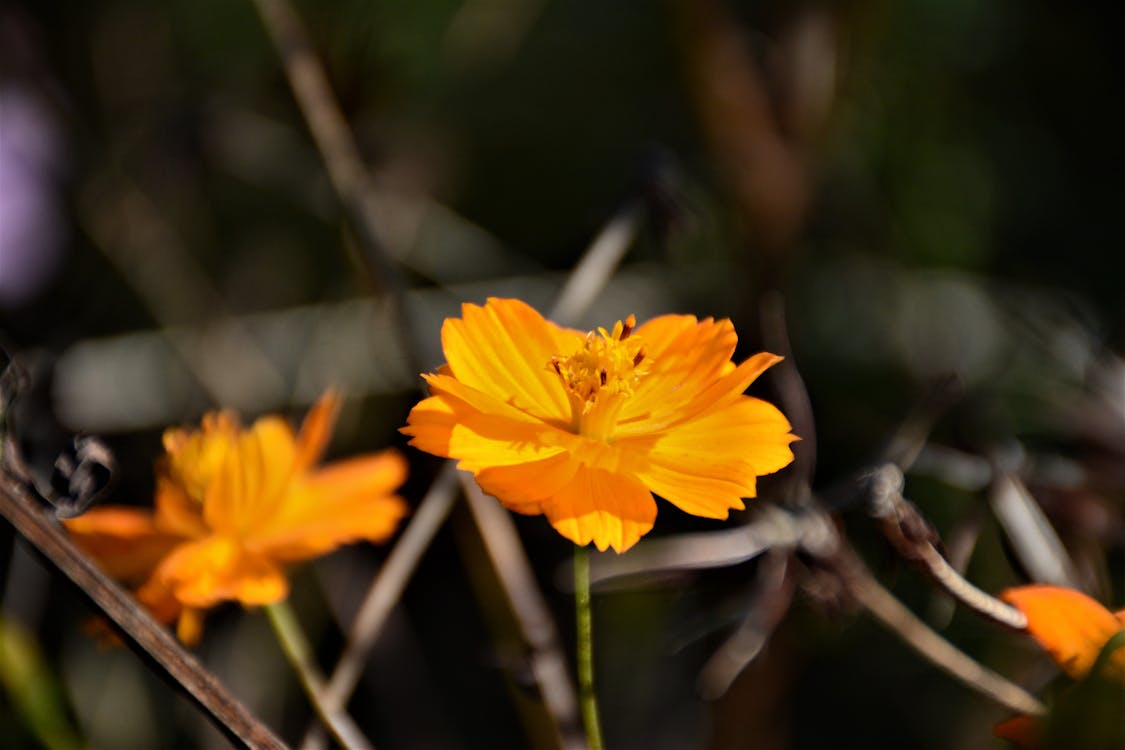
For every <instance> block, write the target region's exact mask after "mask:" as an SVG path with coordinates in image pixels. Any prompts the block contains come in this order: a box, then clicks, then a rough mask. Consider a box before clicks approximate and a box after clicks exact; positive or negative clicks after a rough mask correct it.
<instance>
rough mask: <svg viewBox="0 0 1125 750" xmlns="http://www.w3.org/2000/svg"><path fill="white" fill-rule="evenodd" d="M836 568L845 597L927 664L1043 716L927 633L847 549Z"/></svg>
mask: <svg viewBox="0 0 1125 750" xmlns="http://www.w3.org/2000/svg"><path fill="white" fill-rule="evenodd" d="M835 567H836V570H837V571H838V572H839V573H840V574H841V577H842V580H843V582H844V585H845V587H846V589H847V591H848V593H849V594H850V595H851V596H852V597H853V598H854V599H855V600H856V601H857V602H858V603H859V604H861V605H862V606H863V607H864V608H865V609H867V610H868V611H869V612H870V613H871V614H872V615H873V616H874V617H875V618H876V619H878V620H879V622H881V623H883V625H885V626H886V627H887V628H888V629H890V630H891V632H893V633H894V634H895V635H897V636H898V637H899V638H901V639H902V640H903V642H905V643H906V644H907V645H908V646H910V647H911V648H913V649H914V650H915V651H916V652H918V653H919V654H921V655H922V656H924V657H925V658H926V659H927V660H928V661H929V662H930V663H932V664H934V665H935V666H937V667H939V668H941V669H942V670H944V671H945V672H946V673H948V674H950V675H951V676H953V677H955V678H957V679H958V680H960V681H961V682H962V683H964V684H965V685H968V686H969V687H971V688H973V689H974V690H976V691H977V692H979V693H981V694H982V695H986V696H988V697H989V698H991V699H993V700H994V701H996V702H997V703H999V704H1000V705H1002V706H1005V707H1007V708H1009V709H1011V710H1012V711H1016V712H1019V713H1022V714H1030V715H1034V716H1040V715H1042V714H1044V713H1046V711H1047V709H1046V707H1045V706H1044V705H1043V704H1042V703H1040V702H1039V700H1038V699H1036V698H1035V696H1033V695H1031V693H1029V692H1027V691H1026V690H1024V689H1023V688H1021V687H1020V686H1019V685H1016V684H1015V683H1014V682H1011V681H1010V680H1008V679H1007V678H1005V677H1003V676H1001V675H999V674H997V673H996V672H993V671H992V670H991V669H988V668H987V667H985V666H983V665H981V664H980V663H979V662H977V661H976V660H974V659H973V658H972V657H970V656H969V655H967V654H966V653H965V652H963V651H961V650H960V649H958V648H957V647H956V646H954V645H953V644H952V643H950V642H949V641H947V640H946V639H945V638H943V637H941V636H940V635H939V634H938V633H936V632H934V631H933V630H932V629H930V627H929V626H928V625H926V623H924V622H923V621H922V620H921V619H919V618H918V616H917V615H915V614H914V613H913V612H911V611H910V609H909V608H907V607H906V605H904V604H903V603H902V602H900V601H899V600H898V599H897V598H895V596H894V594H892V593H891V592H890V591H888V590H887V589H886V588H884V587H883V586H882V584H880V583H879V582H878V581H877V580H876V579H875V577H874V576H873V575H871V573H870V571H868V570H867V567H866V566H865V565H864V564H863V563H862V562H861V561H860V559H859V557H857V556H856V555H855V553H854V552H853V551H852V550H851V549H850V548H847V549H844V550H843V551H842V552H841V554H840V555H839V556H838V557H837V559H836V564H835Z"/></svg>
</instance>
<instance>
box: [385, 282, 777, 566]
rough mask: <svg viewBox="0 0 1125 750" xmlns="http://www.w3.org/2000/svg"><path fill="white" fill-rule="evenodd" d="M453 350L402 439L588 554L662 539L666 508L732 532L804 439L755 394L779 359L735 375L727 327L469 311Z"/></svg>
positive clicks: (447, 343) (449, 337)
mask: <svg viewBox="0 0 1125 750" xmlns="http://www.w3.org/2000/svg"><path fill="white" fill-rule="evenodd" d="M462 316H463V317H462V318H448V319H446V321H445V324H444V325H443V326H442V330H441V339H442V346H443V348H444V350H445V356H446V359H447V362H448V364H447V365H445V366H443V367H442V368H440V369H439V370H438V371H437V372H436V373H433V374H429V375H424V376H423V377H425V379H426V382H427V383H428V384H429V386H430V393H431V396H430V398H427V399H425V400H423V401H422V402H421V403H419V404H418V405H417V406H415V407H414V409H413V410H412V411H411V412H410V416H409V418H408V425H407V426H406V427H404V428H403V429H402V431H403V432H404V433H406V434H407V435H410V436H411V437H412V439H411V441H410V443H411V444H412V445H414V446H416V447H418V448H420V449H422V450H424V451H427V452H429V453H434V454H436V455H439V456H445V457H450V458H456V459H458V460H459V462H460V463H459V466H460V467H461V468H462V469H466V470H468V471H471V472H472V473H473V474H474V475H475V477H476V480H477V483H478V484H480V486H481V488H482V489H484V490H485V491H486V492H488V493H489V494H492V495H494V496H495V497H496V498H497V499H499V500H500V502H501V503H503V504H504V506H506V507H507V508H509V509H511V510H514V511H516V512H519V513H527V514H539V513H542V514H544V515H546V516H547V519H548V520H549V521H550V523H551V525H552V526H554V527H555V529H556V530H557V531H558V532H559V533H560V534H562V535H563V536H564V537H566V538H567V539H570V540H571V541H573V542H574V543H575V544H579V545H585V544H589V543H590V542H593V543H594V544H595V545H597V547H598V549H600V550H604V549H606V548H607V547H613V548H614V549H615V550H617V551H618V552H624V551H625V550H627V549H628V548H629V547H631V546H633V544H635V543H636V542H637V540H638V539H640V537H641V536H642V535H643V534H645V533H647V532H648V530H649V529H651V528H652V525H653V522H654V520H655V519H656V502H655V501H654V500H653V497H652V493H654V492H655V493H657V494H659V495H661V496H662V497H664V498H665V499H666V500H668V501H669V502H671V503H673V504H674V505H676V506H677V507H679V508H680V509H681V510H684V511H686V512H688V513H691V514H694V515H697V516H704V517H707V518H726V517H727V514H728V512H729V511H730V509H731V508H738V509H741V508H743V507H744V506H743V503H742V498H744V497H754V495H755V494H756V487H755V482H756V478H757V477H758V476H761V475H763V474H769V473H772V472H775V471H777V470H778V469H780V468H782V467H783V466H785V465H786V464H788V463H789V462H790V461H792V460H793V453H792V451H791V450H790V449H789V444H790V443H791V442H792V441H794V440H796V439H797V438H796V437H795V436H793V435H792V434H790V432H789V429H790V428H789V422H788V421H786V419H785V417H784V416H783V415H782V414H781V412H780V411H778V410H777V409H776V408H775V407H774V406H772V405H771V404H768V403H766V402H765V401H761V400H759V399H756V398H750V397H748V396H744V395H743V391H745V390H746V388H747V386H749V385H750V383H751V382H753V381H754V379H755V378H756V377H758V375H760V374H761V373H762V371H764V370H765V369H766V368H767V367H769V366H770V365H772V364H774V363H775V362H777V361H779V360H780V357H777V356H774V355H773V354H768V353H761V354H757V355H755V356H753V357H751V358H750V359H748V360H746V361H745V362H743V363H742V364H740V365H737V366H735V364H734V363H733V362H731V355H732V354H733V353H734V348H735V343H736V342H737V340H738V337H737V336H736V335H735V332H734V327H733V326H732V325H731V322H730V321H729V320H719V321H715V320H711V319H710V318H708V319H706V320H697V319H696V318H695V317H693V316H689V315H666V316H663V317H659V318H655V319H653V320H651V321H649V322H648V323H645V324H644V325H642V326H640V327H639V328H636V329H635V330H634V325H635V320H634V318H633V317H632V316H629V318H628V319H627V320H626V321H625V322H624V323H622V322H618V323H617V324H616V325H615V326H614V327H613V330H612V331H606V330H605V329H604V328H599V329H598V331H597V332H590V333H584V332H581V331H576V330H572V329H568V328H561V327H559V326H557V325H555V324H554V323H551V322H550V321H547V320H544V319H543V317H542V316H540V315H539V313H537V312H536V311H535V310H533V309H532V308H531V307H529V306H527V305H526V304H524V303H523V302H520V301H519V300H513V299H489V300H488V302H487V304H485V305H484V306H483V307H478V306H476V305H470V304H466V305H463V306H462Z"/></svg>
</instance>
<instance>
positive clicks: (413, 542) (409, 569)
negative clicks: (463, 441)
mask: <svg viewBox="0 0 1125 750" xmlns="http://www.w3.org/2000/svg"><path fill="white" fill-rule="evenodd" d="M456 499H457V471H456V467H455V464H454V463H453V462H452V461H449V462H447V463H446V464H445V465H444V466H443V467H442V470H441V472H440V473H439V474H438V477H437V479H436V480H435V481H434V483H433V485H431V487H430V491H429V492H428V493H426V496H425V497H424V498H423V499H422V502H421V503H420V504H419V506H418V512H417V513H415V514H414V517H413V518H411V519H410V523H409V524H408V525H407V527H406V530H405V531H404V532H403V533H402V536H401V537H400V538H399V540H398V541H397V542H396V543H395V545H394V547H392V548H391V551H390V554H388V555H387V559H386V562H384V563H383V566H382V567H381V568H380V569H379V573H378V575H376V576H375V580H374V581H372V582H371V587H370V588H369V589H368V591H367V595H366V596H365V597H364V600H363V603H362V604H361V605H360V607H359V612H358V613H357V614H356V616H355V619H354V620H353V621H352V625H351V628H350V629H349V630H348V642H347V646H345V648H344V652H343V654H341V656H340V660H339V661H338V662H337V663H336V668H335V669H334V670H333V672H332V676H331V677H330V678H329V680H328V684H327V685H325V687H324V690H323V691H322V692H321V695H320V701H321V703H322V705H323V706H324V707H325V708H326V709H327V710H329V711H334V712H335V711H342V710H343V709H344V707H345V706H346V705H347V702H348V698H349V697H350V696H351V694H352V691H353V690H355V686H356V683H358V682H359V678H360V676H361V675H362V674H363V669H364V667H365V666H366V664H367V658H368V656H369V655H370V653H371V649H372V647H373V646H374V645H375V641H376V640H377V639H378V637H379V634H380V633H381V632H382V631H383V626H384V625H385V624H386V622H387V618H388V617H389V616H390V614H391V612H392V611H393V610H394V608H395V605H396V604H398V601H399V599H400V598H401V597H402V592H403V591H404V590H405V589H406V584H407V583H408V582H409V581H410V577H411V575H413V573H414V569H415V568H417V567H418V562H419V561H420V560H421V559H422V555H424V554H425V552H426V550H427V549H428V548H429V546H430V543H431V542H432V541H433V539H434V536H435V535H436V534H437V531H438V529H439V528H441V526H442V524H444V523H445V520H446V519H447V518H448V517H449V511H450V510H451V509H452V508H453V501H454V500H456ZM323 744H324V735H323V733H322V732H321V731H320V727H319V726H318V725H314V726H313V727H310V729H309V731H308V732H306V733H305V738H304V740H302V742H301V748H302V750H311V749H312V748H317V747H323Z"/></svg>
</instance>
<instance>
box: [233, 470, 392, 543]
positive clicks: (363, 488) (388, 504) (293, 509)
mask: <svg viewBox="0 0 1125 750" xmlns="http://www.w3.org/2000/svg"><path fill="white" fill-rule="evenodd" d="M405 479H406V460H405V459H403V457H402V456H401V455H399V454H398V453H397V452H396V451H391V450H388V451H383V452H381V453H374V454H371V455H368V456H361V457H357V458H353V459H350V460H347V461H338V462H336V463H333V464H331V465H330V466H328V467H326V468H324V469H321V470H319V471H317V472H315V473H313V474H312V475H310V476H309V477H307V478H306V479H304V480H302V481H301V482H300V483H299V484H298V485H297V486H296V487H294V488H293V490H292V492H291V493H290V494H289V496H288V498H287V499H286V501H285V503H284V504H283V505H282V506H281V507H280V508H279V509H278V510H277V512H276V513H275V515H274V516H273V517H272V518H271V519H270V520H269V521H268V522H267V523H264V524H262V526H260V527H259V528H257V529H255V533H254V536H253V538H252V539H251V540H249V541H248V543H247V544H248V545H249V546H250V547H252V548H253V549H255V550H257V551H260V552H262V553H263V554H265V555H267V556H269V557H270V558H273V559H276V560H283V561H297V560H306V559H308V558H311V557H316V556H318V555H322V554H324V553H326V552H329V551H331V550H334V549H336V548H337V547H339V546H341V545H344V544H350V543H352V542H357V541H361V540H367V541H370V542H381V541H384V540H385V539H387V538H388V537H390V536H391V534H393V533H394V530H395V528H396V527H397V526H398V522H399V520H400V519H401V518H402V517H403V516H405V515H406V512H407V507H406V503H405V502H403V501H402V499H401V498H399V497H397V496H395V495H394V490H395V489H396V488H398V486H399V485H401V484H402V483H403V481H404V480H405Z"/></svg>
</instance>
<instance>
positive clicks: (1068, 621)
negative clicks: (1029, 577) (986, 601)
mask: <svg viewBox="0 0 1125 750" xmlns="http://www.w3.org/2000/svg"><path fill="white" fill-rule="evenodd" d="M1000 598H1001V599H1003V600H1004V601H1006V602H1008V604H1011V605H1012V606H1013V607H1015V608H1016V609H1018V610H1020V611H1021V612H1023V613H1024V614H1025V615H1027V632H1028V634H1029V635H1031V637H1032V638H1034V639H1035V640H1036V641H1038V643H1039V645H1040V646H1042V647H1043V648H1044V649H1046V651H1047V653H1048V654H1050V655H1051V658H1052V659H1054V660H1055V663H1056V664H1058V665H1059V669H1061V670H1062V671H1064V672H1066V673H1067V675H1069V676H1070V677H1072V678H1073V679H1075V680H1081V679H1083V678H1085V677H1086V675H1087V674H1089V672H1090V668H1091V667H1093V666H1094V662H1096V661H1097V659H1098V655H1099V654H1100V653H1101V652H1102V649H1103V648H1104V647H1105V645H1106V643H1107V642H1108V641H1109V639H1110V638H1112V637H1113V636H1114V635H1115V634H1116V633H1117V632H1118V631H1120V630H1123V629H1125V609H1123V610H1121V611H1120V612H1117V613H1116V614H1114V613H1113V612H1110V611H1109V610H1108V609H1106V608H1105V607H1103V606H1102V605H1101V604H1098V603H1097V602H1096V601H1094V600H1093V599H1091V598H1090V597H1088V596H1086V595H1085V594H1083V593H1081V592H1079V591H1074V590H1073V589H1066V588H1060V587H1058V586H1045V585H1033V586H1020V587H1017V588H1013V589H1008V590H1007V591H1003V592H1001V594H1000ZM1105 675H1106V676H1107V677H1111V678H1114V679H1120V680H1125V648H1119V649H1117V650H1116V651H1115V652H1114V653H1113V654H1112V655H1111V656H1110V658H1109V660H1108V661H1107V662H1106V664H1105Z"/></svg>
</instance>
